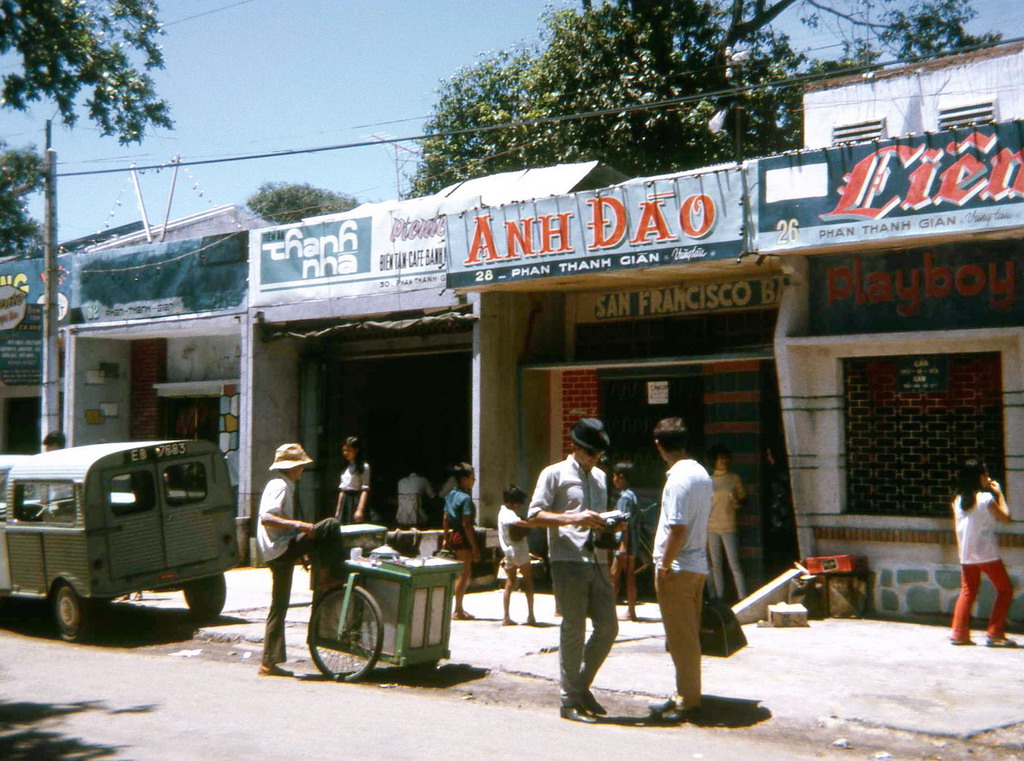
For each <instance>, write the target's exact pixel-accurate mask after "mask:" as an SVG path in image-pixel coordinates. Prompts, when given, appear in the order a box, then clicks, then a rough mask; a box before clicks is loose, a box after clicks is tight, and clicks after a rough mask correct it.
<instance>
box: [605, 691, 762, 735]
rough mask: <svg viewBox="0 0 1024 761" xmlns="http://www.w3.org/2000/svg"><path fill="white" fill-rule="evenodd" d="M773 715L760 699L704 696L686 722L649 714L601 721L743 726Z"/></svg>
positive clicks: (708, 726) (726, 726) (622, 724)
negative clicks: (698, 709)
mask: <svg viewBox="0 0 1024 761" xmlns="http://www.w3.org/2000/svg"><path fill="white" fill-rule="evenodd" d="M771 717H772V712H771V711H769V710H768V709H767V708H765V707H764V706H763V705H761V703H760V702H759V701H757V700H743V699H740V698H722V697H718V696H715V695H705V696H704V705H703V706H702V708H701V710H700V712H699V713H698V714H697V715H695V716H692V717H688V718H687V720H686V721H685V722H667V721H661V720H658V719H655V718H652V717H650V716H640V717H637V716H608V717H605V718H602V719H600V720H599V721H600V723H601V724H618V725H620V726H625V727H672V726H680V725H682V724H689V725H691V726H695V727H707V728H714V727H717V728H721V729H740V728H744V727H752V726H754V725H755V724H760V723H761V722H763V721H767V720H768V719H770V718H771Z"/></svg>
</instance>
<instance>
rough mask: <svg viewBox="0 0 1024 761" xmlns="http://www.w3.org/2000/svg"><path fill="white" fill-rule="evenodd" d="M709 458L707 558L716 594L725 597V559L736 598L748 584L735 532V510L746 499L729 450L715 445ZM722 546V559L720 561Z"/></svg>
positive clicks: (742, 595)
mask: <svg viewBox="0 0 1024 761" xmlns="http://www.w3.org/2000/svg"><path fill="white" fill-rule="evenodd" d="M708 459H709V460H710V461H711V467H712V472H711V482H712V484H713V485H714V494H713V496H712V498H711V517H710V518H709V519H708V559H709V561H710V565H711V578H712V580H713V581H714V584H713V587H714V595H715V597H725V562H728V563H729V570H730V572H731V573H732V580H733V585H734V586H735V587H736V594H737V595H738V596H739V599H741V600H742V599H743V598H744V597H746V596H747V585H746V582H745V580H744V578H743V568H742V566H741V565H740V542H739V538H738V534H737V533H736V513H737V512H738V511H739V509H740V508H741V507H742V506H743V503H744V502H746V501H747V489H746V487H745V486H744V485H743V479H742V478H740V477H739V475H738V474H737V473H734V472H733V471H731V470H729V465H730V464H731V463H732V450H730V449H729V447H727V446H725V445H724V444H715V445H714V446H713V447H711V451H710V452H708ZM722 548H725V562H723V560H722Z"/></svg>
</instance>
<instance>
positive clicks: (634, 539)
mask: <svg viewBox="0 0 1024 761" xmlns="http://www.w3.org/2000/svg"><path fill="white" fill-rule="evenodd" d="M632 473H633V463H631V462H617V463H615V466H614V467H613V468H612V486H614V487H615V489H616V490H617V491H618V493H619V496H618V499H617V500H616V503H615V509H616V510H618V511H619V512H620V513H623V514H624V515H627V516H629V518H628V520H627V522H626V530H625V531H623V532H622V540H621V541H620V542H619V546H618V548H617V549H616V550H615V559H614V560H612V572H611V575H612V592H613V594H614V595H615V599H616V600H618V599H619V584H620V579H622V580H624V581H625V583H626V606H627V608H626V609H627V611H628V612H627V613H626V614H625V615H624V616H623V620H629V621H636V620H637V619H636V556H637V553H638V551H639V540H640V526H639V524H638V521H639V519H640V510H639V506H638V505H637V501H636V494H635V493H634V492H633V490H632V489H631V488H630V476H631V475H632Z"/></svg>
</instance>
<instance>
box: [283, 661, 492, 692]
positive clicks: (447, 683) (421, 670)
mask: <svg viewBox="0 0 1024 761" xmlns="http://www.w3.org/2000/svg"><path fill="white" fill-rule="evenodd" d="M488 673H489V672H488V670H487V669H484V668H479V667H477V666H470V665H468V664H465V663H446V664H444V665H443V666H433V665H431V664H421V665H417V666H406V667H404V668H401V667H398V666H378V667H377V668H375V669H373V670H372V671H370V673H368V674H367V675H366V676H365V677H363V678H362V679H361V680H359V683H360V684H379V685H392V686H401V687H421V688H424V689H438V690H443V689H447V688H449V687H456V686H458V685H460V684H466V683H467V682H474V681H476V680H478V679H483V678H484V677H485V676H487V674H488ZM299 679H302V680H303V681H307V682H323V681H334V680H333V679H331V678H329V677H326V676H323V675H322V674H303V675H301V676H300V677H299Z"/></svg>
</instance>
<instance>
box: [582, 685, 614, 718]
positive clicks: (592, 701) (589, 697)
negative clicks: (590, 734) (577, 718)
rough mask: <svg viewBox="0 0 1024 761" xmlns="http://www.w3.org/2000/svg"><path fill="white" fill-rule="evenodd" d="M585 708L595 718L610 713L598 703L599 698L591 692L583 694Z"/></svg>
mask: <svg viewBox="0 0 1024 761" xmlns="http://www.w3.org/2000/svg"><path fill="white" fill-rule="evenodd" d="M583 707H584V708H586V709H587V713H592V714H594V715H595V716H605V715H607V713H608V711H607V710H605V707H604V706H603V705H601V704H600V703H598V702H597V698H595V697H594V693H592V692H591V691H590V690H587V691H586V692H584V693H583Z"/></svg>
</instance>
